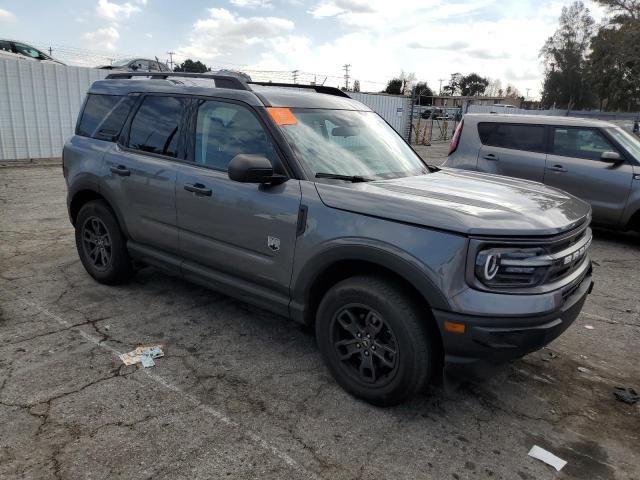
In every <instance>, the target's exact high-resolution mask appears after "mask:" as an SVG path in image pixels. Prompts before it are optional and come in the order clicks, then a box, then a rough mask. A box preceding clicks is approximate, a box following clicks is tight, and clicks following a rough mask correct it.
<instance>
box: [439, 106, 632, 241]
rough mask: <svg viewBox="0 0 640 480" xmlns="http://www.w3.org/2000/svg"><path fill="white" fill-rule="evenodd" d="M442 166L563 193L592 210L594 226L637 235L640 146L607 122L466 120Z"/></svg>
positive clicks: (499, 117)
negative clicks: (530, 182)
mask: <svg viewBox="0 0 640 480" xmlns="http://www.w3.org/2000/svg"><path fill="white" fill-rule="evenodd" d="M444 166H445V167H453V168H462V169H467V170H476V171H480V172H486V173H495V174H499V175H508V176H511V177H518V178H526V179H528V180H534V181H536V182H540V183H544V184H546V185H549V186H551V187H555V188H560V189H562V190H565V191H567V192H569V193H571V194H572V195H575V196H577V197H579V198H582V199H583V200H586V201H587V202H589V203H590V204H591V207H592V208H593V221H594V223H596V224H600V225H603V226H606V227H610V228H620V229H634V230H640V140H638V138H637V137H635V136H634V135H632V134H631V133H629V132H627V131H625V130H624V129H622V128H620V127H618V126H616V125H614V124H612V123H608V122H603V121H600V120H586V119H580V118H570V117H553V116H538V115H490V114H468V115H465V117H464V122H463V123H462V124H460V125H459V127H458V131H457V132H456V134H455V135H454V137H453V141H452V144H451V149H450V153H449V157H448V158H447V161H446V162H445V163H444Z"/></svg>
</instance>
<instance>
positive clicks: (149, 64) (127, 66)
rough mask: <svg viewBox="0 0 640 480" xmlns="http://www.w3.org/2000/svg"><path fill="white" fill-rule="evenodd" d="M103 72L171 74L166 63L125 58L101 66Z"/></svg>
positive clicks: (147, 59)
mask: <svg viewBox="0 0 640 480" xmlns="http://www.w3.org/2000/svg"><path fill="white" fill-rule="evenodd" d="M96 68H99V69H101V70H124V71H128V72H170V71H171V69H170V68H169V66H168V65H167V64H166V63H163V62H160V61H158V60H155V59H152V58H123V59H121V60H116V61H115V62H113V63H112V64H111V65H100V66H98V67H96Z"/></svg>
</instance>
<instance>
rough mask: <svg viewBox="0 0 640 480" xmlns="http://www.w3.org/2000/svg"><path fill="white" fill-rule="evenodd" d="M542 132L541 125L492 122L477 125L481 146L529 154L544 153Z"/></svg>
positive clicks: (543, 135)
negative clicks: (521, 151)
mask: <svg viewBox="0 0 640 480" xmlns="http://www.w3.org/2000/svg"><path fill="white" fill-rule="evenodd" d="M544 132H545V130H544V126H543V125H518V124H513V123H493V122H481V123H479V124H478V135H479V136H480V141H481V142H482V144H483V145H489V146H492V147H500V148H510V149H513V150H525V151H529V152H544V151H545V134H544Z"/></svg>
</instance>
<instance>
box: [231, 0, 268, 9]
mask: <svg viewBox="0 0 640 480" xmlns="http://www.w3.org/2000/svg"><path fill="white" fill-rule="evenodd" d="M230 3H231V5H233V6H236V7H240V8H273V3H271V0H230Z"/></svg>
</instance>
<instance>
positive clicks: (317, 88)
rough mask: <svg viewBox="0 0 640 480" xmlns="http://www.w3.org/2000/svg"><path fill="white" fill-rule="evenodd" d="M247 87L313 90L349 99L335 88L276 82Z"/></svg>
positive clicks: (255, 83)
mask: <svg viewBox="0 0 640 480" xmlns="http://www.w3.org/2000/svg"><path fill="white" fill-rule="evenodd" d="M247 84H249V85H252V84H253V85H263V86H265V87H288V88H305V89H307V90H315V91H316V92H318V93H326V94H327V95H335V96H336V97H346V98H351V97H350V96H349V95H347V94H346V93H345V92H343V91H342V90H340V89H339V88H336V87H325V86H324V85H301V84H299V83H276V82H247Z"/></svg>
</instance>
